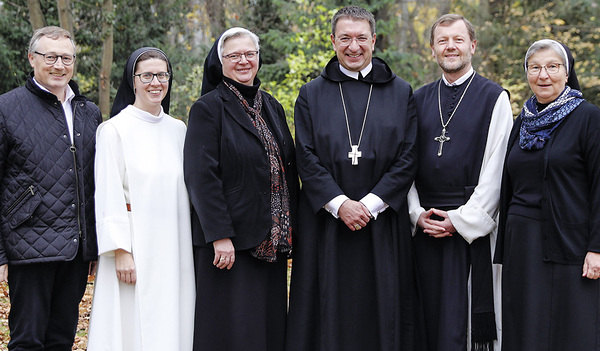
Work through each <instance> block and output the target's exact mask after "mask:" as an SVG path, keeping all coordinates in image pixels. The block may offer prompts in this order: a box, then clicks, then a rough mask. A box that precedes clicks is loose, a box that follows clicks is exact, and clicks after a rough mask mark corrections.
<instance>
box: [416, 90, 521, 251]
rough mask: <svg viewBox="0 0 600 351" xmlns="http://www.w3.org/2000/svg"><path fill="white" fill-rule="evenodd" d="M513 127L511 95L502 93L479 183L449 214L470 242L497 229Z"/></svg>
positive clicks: (491, 125)
mask: <svg viewBox="0 0 600 351" xmlns="http://www.w3.org/2000/svg"><path fill="white" fill-rule="evenodd" d="M512 124H513V115H512V110H511V107H510V101H509V99H508V94H507V93H506V92H504V91H503V92H502V93H501V94H500V96H499V97H498V100H497V101H496V104H495V106H494V110H493V112H492V119H491V121H490V127H489V130H488V137H487V143H486V145H485V153H484V154H483V162H482V164H481V170H480V172H479V182H478V183H477V186H476V187H475V190H474V192H473V194H472V195H471V197H470V198H469V200H468V201H467V202H466V203H465V204H464V205H462V206H460V207H459V208H457V209H456V210H451V211H448V216H449V217H450V220H451V221H452V224H453V225H454V228H456V231H457V232H458V233H459V234H460V235H461V236H462V237H463V238H464V239H465V240H466V241H467V242H468V243H472V242H473V240H475V239H477V238H479V237H482V236H485V235H487V234H489V233H490V232H492V231H493V230H494V229H495V228H496V225H497V224H496V221H495V218H496V214H497V212H498V205H499V203H500V183H501V180H502V167H503V165H504V157H505V154H506V146H507V143H508V137H509V135H510V130H511V128H512ZM411 218H412V217H411Z"/></svg>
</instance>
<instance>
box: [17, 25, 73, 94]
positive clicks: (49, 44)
mask: <svg viewBox="0 0 600 351" xmlns="http://www.w3.org/2000/svg"><path fill="white" fill-rule="evenodd" d="M34 51H37V52H39V53H42V54H55V55H75V48H74V47H73V43H72V42H71V40H70V39H68V38H60V39H50V38H48V37H42V38H40V40H39V41H38V42H37V45H36V46H35V48H34ZM28 58H29V64H31V67H32V68H33V75H34V77H35V80H36V81H37V82H38V83H39V84H40V85H42V86H43V87H44V88H46V89H48V90H49V91H50V92H51V93H52V94H54V95H56V96H57V97H58V99H59V100H61V101H64V97H65V88H66V87H67V85H68V84H69V81H70V80H71V78H72V77H73V65H74V64H75V63H73V64H71V65H70V66H65V65H64V64H63V62H62V59H61V58H59V59H57V60H56V62H55V63H54V64H53V65H49V64H47V63H46V62H44V56H42V55H39V54H36V53H34V52H31V53H29V54H28Z"/></svg>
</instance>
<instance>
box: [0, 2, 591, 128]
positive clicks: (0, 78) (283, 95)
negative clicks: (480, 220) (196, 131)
mask: <svg viewBox="0 0 600 351" xmlns="http://www.w3.org/2000/svg"><path fill="white" fill-rule="evenodd" d="M349 4H354V5H359V6H363V7H365V8H367V9H368V10H370V11H371V12H373V13H374V14H375V17H376V19H377V45H376V52H375V56H378V57H381V58H383V59H385V60H386V61H387V62H388V64H389V65H390V66H391V67H392V69H393V70H394V72H395V73H396V74H397V75H398V76H400V77H402V78H404V79H406V80H407V81H409V82H410V83H411V85H412V86H413V88H414V89H416V88H419V87H420V86H422V85H423V84H425V83H428V82H431V81H433V80H435V79H437V78H438V77H439V75H440V74H441V71H439V69H438V66H437V64H436V63H435V61H434V60H433V58H432V57H431V50H430V48H429V28H430V26H431V24H432V23H433V22H434V21H435V20H436V19H437V18H438V17H439V16H440V15H442V14H444V13H448V12H454V13H460V14H463V15H464V16H465V17H467V18H468V19H469V20H470V21H471V22H472V23H473V24H474V25H475V27H476V28H477V37H478V46H477V52H476V54H475V56H474V59H473V61H474V66H475V69H476V70H477V71H478V72H479V73H481V74H482V75H483V76H485V77H487V78H490V79H492V80H494V81H496V82H498V83H500V84H501V85H502V86H503V87H505V88H506V89H508V90H509V91H510V94H511V101H512V105H513V112H514V113H515V114H518V113H519V111H520V109H521V106H522V104H523V102H524V101H525V100H526V99H527V98H528V97H529V96H530V95H531V91H530V90H529V87H528V85H527V81H526V78H525V74H524V72H523V63H522V61H523V57H524V55H525V52H526V51H527V48H528V47H529V45H530V44H531V43H532V42H533V41H535V40H538V39H542V38H552V39H556V40H559V41H561V42H563V43H565V44H567V45H568V46H569V47H570V48H571V51H572V52H573V54H574V56H575V59H576V65H575V68H576V71H577V74H578V77H579V81H580V84H581V86H582V91H583V94H584V97H585V98H586V99H587V100H588V101H590V102H592V103H594V104H596V105H600V45H599V44H600V16H599V14H600V8H599V6H600V1H598V0H565V1H541V0H419V1H414V0H362V1H340V0H317V1H314V0H313V1H311V0H250V1H242V0H0V34H1V35H0V52H1V53H2V55H0V67H1V68H2V69H0V93H4V92H6V91H9V90H11V89H13V88H15V87H17V86H20V85H22V84H23V83H24V82H25V80H26V77H27V74H28V72H29V71H30V67H29V63H28V61H27V53H26V51H27V45H28V40H29V38H30V36H31V33H32V32H33V29H34V28H37V27H39V26H41V25H60V26H63V27H65V28H72V31H73V34H74V35H75V40H76V42H77V44H78V46H79V51H78V52H77V67H76V78H75V79H76V81H77V82H78V83H79V84H80V87H81V89H82V91H83V92H84V93H85V94H86V95H87V96H88V97H90V98H91V99H93V100H94V101H95V102H97V103H99V105H100V106H101V108H102V110H103V112H104V113H105V114H107V113H108V111H109V110H110V104H112V98H113V97H114V94H115V93H116V89H117V87H118V85H119V82H120V80H121V75H122V72H123V67H124V65H125V61H126V59H127V57H128V56H129V54H130V53H131V52H132V51H133V50H134V49H136V48H138V47H142V46H156V47H159V48H161V49H162V50H164V51H165V52H166V53H167V55H168V56H169V57H170V59H171V61H172V63H173V69H174V84H173V87H172V97H171V111H170V112H171V115H173V116H175V117H178V118H181V119H183V120H184V121H185V120H186V119H187V114H188V111H189V108H190V106H191V104H192V103H193V102H194V101H195V100H196V99H197V98H198V97H199V96H200V88H201V84H202V74H203V62H204V58H205V55H206V53H207V52H208V50H209V49H210V46H211V45H212V43H213V42H214V40H215V39H216V38H218V36H219V35H220V33H221V32H223V31H224V30H225V29H227V28H229V27H232V26H242V27H246V28H248V29H250V30H252V31H254V32H255V33H257V34H258V35H259V37H260V38H261V56H262V59H263V63H264V64H263V66H262V68H261V70H260V72H259V78H260V79H261V81H262V82H263V85H262V87H263V89H265V90H267V91H269V92H270V93H271V94H273V95H274V96H275V97H276V98H277V99H278V100H279V101H280V102H281V103H282V104H283V106H284V107H285V109H286V113H287V117H288V121H289V123H290V125H292V124H293V123H292V121H293V104H294V101H295V99H296V96H297V94H298V90H299V88H300V86H302V84H304V83H306V82H308V81H309V80H311V79H313V78H315V77H317V76H318V75H319V73H320V72H321V69H322V68H323V66H324V65H325V63H326V62H327V61H328V60H329V59H330V58H331V57H332V55H333V54H334V53H333V50H332V46H331V42H330V40H329V34H330V31H331V29H330V19H331V17H332V16H333V14H334V13H335V11H337V9H339V8H340V7H342V6H344V5H349Z"/></svg>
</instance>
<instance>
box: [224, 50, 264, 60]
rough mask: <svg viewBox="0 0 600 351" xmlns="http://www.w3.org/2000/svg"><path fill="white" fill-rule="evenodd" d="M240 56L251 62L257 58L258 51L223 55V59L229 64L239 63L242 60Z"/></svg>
mask: <svg viewBox="0 0 600 351" xmlns="http://www.w3.org/2000/svg"><path fill="white" fill-rule="evenodd" d="M242 56H244V57H246V60H248V61H251V60H254V59H255V58H256V57H257V56H258V51H247V52H242V53H237V52H236V53H233V54H229V55H223V57H225V58H228V59H229V60H230V61H231V62H240V61H241V60H242Z"/></svg>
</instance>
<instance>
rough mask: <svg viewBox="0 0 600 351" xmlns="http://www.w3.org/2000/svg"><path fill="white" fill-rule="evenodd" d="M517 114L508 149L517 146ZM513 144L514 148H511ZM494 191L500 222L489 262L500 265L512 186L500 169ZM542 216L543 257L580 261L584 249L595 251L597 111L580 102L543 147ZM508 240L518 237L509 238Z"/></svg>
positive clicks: (599, 202)
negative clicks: (497, 192)
mask: <svg viewBox="0 0 600 351" xmlns="http://www.w3.org/2000/svg"><path fill="white" fill-rule="evenodd" d="M520 128H521V117H520V116H519V117H518V118H517V119H516V121H515V124H514V126H513V129H512V132H511V135H510V139H509V142H508V152H507V153H506V159H508V155H509V153H510V150H511V148H513V147H519V146H518V145H517V144H515V141H516V140H517V138H518V137H519V130H520ZM513 145H514V146H513ZM506 159H505V162H504V172H503V176H502V188H501V193H500V221H499V223H498V240H497V243H496V253H495V258H494V262H496V263H502V259H503V251H504V236H505V235H506V232H505V229H506V217H507V211H508V207H509V205H510V201H511V198H512V185H511V180H510V176H509V174H508V172H507V170H506ZM543 165H544V169H543V175H544V178H543V190H542V191H543V193H542V216H543V224H542V225H543V233H544V247H543V251H544V257H543V260H544V261H551V262H555V263H563V264H582V263H583V260H584V258H585V255H586V253H587V252H588V251H592V252H599V253H600V109H598V107H596V106H594V105H592V104H590V103H588V102H583V103H581V105H579V106H578V107H577V108H576V109H575V110H573V112H571V113H570V114H569V115H568V116H567V117H565V120H564V121H562V123H561V125H560V126H558V127H557V128H556V130H555V131H554V132H553V135H552V136H551V138H550V139H549V140H548V141H547V143H546V145H545V146H544V163H543ZM514 240H518V238H517V239H514Z"/></svg>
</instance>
